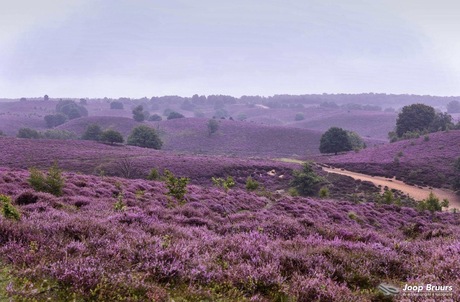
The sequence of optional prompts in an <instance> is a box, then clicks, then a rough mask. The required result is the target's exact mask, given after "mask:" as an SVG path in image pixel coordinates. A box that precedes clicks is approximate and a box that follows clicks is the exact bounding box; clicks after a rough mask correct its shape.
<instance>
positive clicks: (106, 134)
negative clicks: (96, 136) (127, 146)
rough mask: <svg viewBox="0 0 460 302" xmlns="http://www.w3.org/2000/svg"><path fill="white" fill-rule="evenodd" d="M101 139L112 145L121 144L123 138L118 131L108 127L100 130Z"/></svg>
mask: <svg viewBox="0 0 460 302" xmlns="http://www.w3.org/2000/svg"><path fill="white" fill-rule="evenodd" d="M101 141H103V142H106V143H110V144H111V145H113V144H114V143H119V144H123V142H124V139H123V135H121V133H120V132H118V131H115V130H113V129H108V130H105V131H103V132H102V135H101Z"/></svg>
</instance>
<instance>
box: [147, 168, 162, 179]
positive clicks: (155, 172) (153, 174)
mask: <svg viewBox="0 0 460 302" xmlns="http://www.w3.org/2000/svg"><path fill="white" fill-rule="evenodd" d="M147 179H148V180H159V179H160V172H158V170H157V169H156V168H152V169H150V173H149V175H147Z"/></svg>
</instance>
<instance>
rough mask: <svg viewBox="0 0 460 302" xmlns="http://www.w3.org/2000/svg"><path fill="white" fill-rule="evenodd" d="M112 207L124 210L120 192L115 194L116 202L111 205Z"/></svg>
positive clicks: (116, 209) (119, 210)
mask: <svg viewBox="0 0 460 302" xmlns="http://www.w3.org/2000/svg"><path fill="white" fill-rule="evenodd" d="M113 209H114V210H115V211H117V212H121V211H124V210H125V209H126V206H125V204H124V202H123V193H122V192H120V193H118V196H117V202H116V203H115V204H114V205H113Z"/></svg>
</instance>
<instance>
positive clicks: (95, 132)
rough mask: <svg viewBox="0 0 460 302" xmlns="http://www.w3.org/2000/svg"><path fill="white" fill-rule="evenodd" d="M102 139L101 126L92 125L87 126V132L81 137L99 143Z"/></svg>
mask: <svg viewBox="0 0 460 302" xmlns="http://www.w3.org/2000/svg"><path fill="white" fill-rule="evenodd" d="M101 137H102V129H101V126H99V125H97V124H91V125H88V126H86V130H85V132H84V133H83V135H82V136H81V139H84V140H89V141H98V140H100V139H101Z"/></svg>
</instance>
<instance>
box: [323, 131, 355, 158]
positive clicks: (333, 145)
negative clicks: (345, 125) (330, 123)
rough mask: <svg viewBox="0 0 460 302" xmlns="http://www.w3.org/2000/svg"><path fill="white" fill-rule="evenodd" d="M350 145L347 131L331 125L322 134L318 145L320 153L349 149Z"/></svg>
mask: <svg viewBox="0 0 460 302" xmlns="http://www.w3.org/2000/svg"><path fill="white" fill-rule="evenodd" d="M351 149H352V145H351V143H350V139H349V137H348V133H347V131H345V130H343V129H342V128H338V127H331V128H329V130H327V131H326V132H325V133H324V134H323V135H322V136H321V141H320V145H319V151H320V152H321V153H335V154H337V152H342V151H350V150H351Z"/></svg>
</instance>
